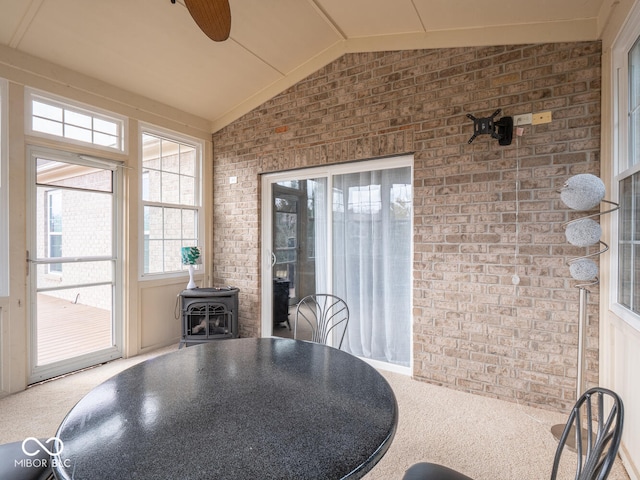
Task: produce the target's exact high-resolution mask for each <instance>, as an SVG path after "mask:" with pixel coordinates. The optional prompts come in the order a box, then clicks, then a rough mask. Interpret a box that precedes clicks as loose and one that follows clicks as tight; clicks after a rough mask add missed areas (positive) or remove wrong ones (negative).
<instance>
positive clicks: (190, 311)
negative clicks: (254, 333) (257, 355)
mask: <svg viewBox="0 0 640 480" xmlns="http://www.w3.org/2000/svg"><path fill="white" fill-rule="evenodd" d="M238 292H239V290H238V289H237V288H235V287H214V288H193V289H190V290H183V291H182V292H180V299H181V310H182V340H180V348H182V347H183V346H185V345H186V346H189V345H194V344H197V343H205V342H210V341H212V340H221V339H225V338H237V337H238Z"/></svg>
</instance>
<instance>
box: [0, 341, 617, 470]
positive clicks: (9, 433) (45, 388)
mask: <svg viewBox="0 0 640 480" xmlns="http://www.w3.org/2000/svg"><path fill="white" fill-rule="evenodd" d="M176 348H177V346H171V347H167V348H164V349H161V350H159V351H156V352H153V353H151V354H147V355H141V356H138V357H135V358H130V359H126V360H117V361H114V362H111V363H109V364H106V365H103V366H100V367H96V368H93V369H89V370H85V371H82V372H79V373H76V374H73V375H69V376H67V377H64V378H61V379H57V380H54V381H50V382H47V383H44V384H41V385H37V386H34V387H31V388H29V389H28V390H26V391H24V392H20V393H17V394H15V395H11V396H8V397H5V398H2V399H0V443H3V442H11V441H19V440H23V439H25V438H26V437H29V436H33V437H49V436H52V435H54V434H55V431H56V429H57V426H58V425H59V424H60V422H61V421H62V419H63V418H64V416H65V415H66V413H67V412H68V411H69V410H70V409H71V407H73V405H74V404H75V403H76V402H77V401H78V400H80V398H82V396H83V395H84V394H85V393H87V392H88V391H89V390H91V389H92V388H93V387H94V386H95V385H97V384H99V383H101V382H102V381H104V380H106V379H107V378H109V377H111V376H112V375H114V374H116V373H118V372H120V371H122V370H123V369H125V368H127V367H130V366H132V365H134V364H136V363H138V362H140V361H142V360H145V359H147V358H149V357H151V356H154V355H157V354H159V353H166V352H169V351H172V350H175V349H176ZM381 373H382V374H383V375H384V376H385V378H386V379H387V380H388V382H389V383H390V385H391V387H392V388H393V390H394V392H395V394H396V398H397V400H398V406H399V411H400V415H399V424H398V430H397V433H396V436H395V438H394V440H393V443H392V445H391V448H390V449H389V451H388V452H387V454H386V455H385V457H384V458H383V459H382V460H381V461H380V463H379V464H378V465H377V466H376V467H374V469H373V470H372V471H371V472H370V473H369V474H367V475H366V476H365V477H364V478H365V479H366V480H392V479H401V478H402V475H403V473H404V471H405V470H406V468H408V467H409V466H410V465H412V464H413V463H416V462H419V461H432V462H437V463H442V464H444V465H447V466H449V467H451V468H455V469H457V470H460V471H461V472H463V473H465V474H467V475H469V476H471V477H473V478H475V479H476V480H543V479H547V478H549V475H550V472H551V463H552V461H553V455H554V452H555V448H556V442H555V440H554V438H553V436H552V435H551V433H550V428H551V426H552V425H554V424H556V423H564V422H565V420H566V418H565V415H563V414H559V413H554V412H549V411H546V410H540V409H535V408H530V407H524V406H520V405H517V404H514V403H509V402H503V401H500V400H495V399H491V398H484V397H480V396H477V395H472V394H468V393H464V392H459V391H455V390H452V389H448V388H444V387H438V386H434V385H430V384H427V383H424V382H418V381H415V380H412V379H410V378H408V377H406V376H403V375H399V374H394V373H389V372H381ZM572 457H573V458H569V457H567V462H566V463H567V465H566V472H564V471H563V476H562V477H561V478H563V479H564V478H566V479H572V478H573V475H572V474H571V473H570V471H571V468H572V467H573V462H574V461H575V455H572ZM628 478H629V477H628V476H627V475H626V473H625V472H624V469H623V468H622V466H621V464H620V462H619V461H618V464H616V466H615V467H614V470H613V472H612V474H611V475H610V476H609V480H627V479H628Z"/></svg>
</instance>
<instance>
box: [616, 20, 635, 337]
mask: <svg viewBox="0 0 640 480" xmlns="http://www.w3.org/2000/svg"><path fill="white" fill-rule="evenodd" d="M638 32H640V8H636V9H635V10H634V11H633V12H632V13H631V15H630V16H629V18H628V20H627V22H626V24H625V25H624V27H623V28H622V30H621V32H620V35H619V36H618V38H617V39H616V41H615V43H614V46H613V57H612V77H611V78H612V87H613V88H612V102H611V104H612V109H613V119H614V122H613V123H614V126H613V142H612V176H611V185H610V187H611V197H612V200H613V201H614V202H616V203H620V201H621V198H620V187H621V183H622V181H623V180H625V179H627V178H630V177H632V176H633V175H634V174H638V173H639V172H640V161H638V162H636V164H635V165H631V162H630V158H629V156H630V148H631V142H632V140H633V139H632V136H631V135H632V132H631V131H630V125H631V121H630V119H629V112H630V99H631V93H630V89H631V84H630V63H629V54H630V53H631V50H632V49H633V47H634V46H635V45H636V44H637V43H638V42H640V34H638ZM638 66H640V64H639V65H638ZM637 80H638V81H640V72H639V73H638V74H637ZM638 140H640V139H638ZM636 143H637V142H636ZM638 215H640V212H639V213H638ZM621 220H622V218H621V212H620V210H618V211H617V212H616V213H615V214H613V215H612V218H611V227H612V229H611V277H610V280H609V284H610V289H609V290H610V298H609V304H610V308H611V311H612V312H613V313H615V314H616V315H617V316H618V317H619V318H621V319H622V320H624V321H625V322H626V323H628V324H629V325H630V326H631V327H633V328H635V329H636V330H638V331H640V314H638V313H636V312H634V311H632V310H631V309H630V308H628V307H626V306H625V305H622V304H620V303H619V302H618V298H619V292H620V285H619V281H620V233H621V228H622V226H621ZM638 287H640V285H635V284H632V288H638Z"/></svg>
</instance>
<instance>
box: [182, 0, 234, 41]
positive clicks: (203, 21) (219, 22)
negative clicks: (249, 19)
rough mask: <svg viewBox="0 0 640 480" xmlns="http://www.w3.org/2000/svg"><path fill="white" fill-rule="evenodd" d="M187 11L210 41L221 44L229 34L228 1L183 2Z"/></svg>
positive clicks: (196, 0)
mask: <svg viewBox="0 0 640 480" xmlns="http://www.w3.org/2000/svg"><path fill="white" fill-rule="evenodd" d="M184 3H185V5H186V6H187V10H189V13H190V14H191V16H192V17H193V19H194V20H195V22H196V23H197V24H198V26H199V27H200V29H201V30H202V31H203V32H204V33H205V34H206V35H207V37H209V38H210V39H211V40H214V41H216V42H223V41H225V40H226V39H227V38H229V33H230V32H231V9H230V8H229V0H185V2H184Z"/></svg>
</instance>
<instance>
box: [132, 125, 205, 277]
mask: <svg viewBox="0 0 640 480" xmlns="http://www.w3.org/2000/svg"><path fill="white" fill-rule="evenodd" d="M141 146H142V154H141V159H142V168H141V172H142V173H141V192H142V195H141V196H142V210H143V211H142V217H143V224H142V226H141V228H142V238H143V244H144V245H143V255H142V259H141V269H142V274H143V276H145V275H156V274H166V273H176V272H181V271H182V270H183V266H182V263H181V257H180V248H181V247H187V246H198V245H199V232H200V230H201V229H200V226H199V223H200V222H201V221H202V215H201V200H200V189H201V177H200V163H201V160H200V159H201V155H202V144H201V143H199V142H196V141H194V140H192V139H186V138H180V137H177V136H173V135H167V134H165V133H164V132H157V131H154V130H152V129H143V133H142V138H141Z"/></svg>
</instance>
